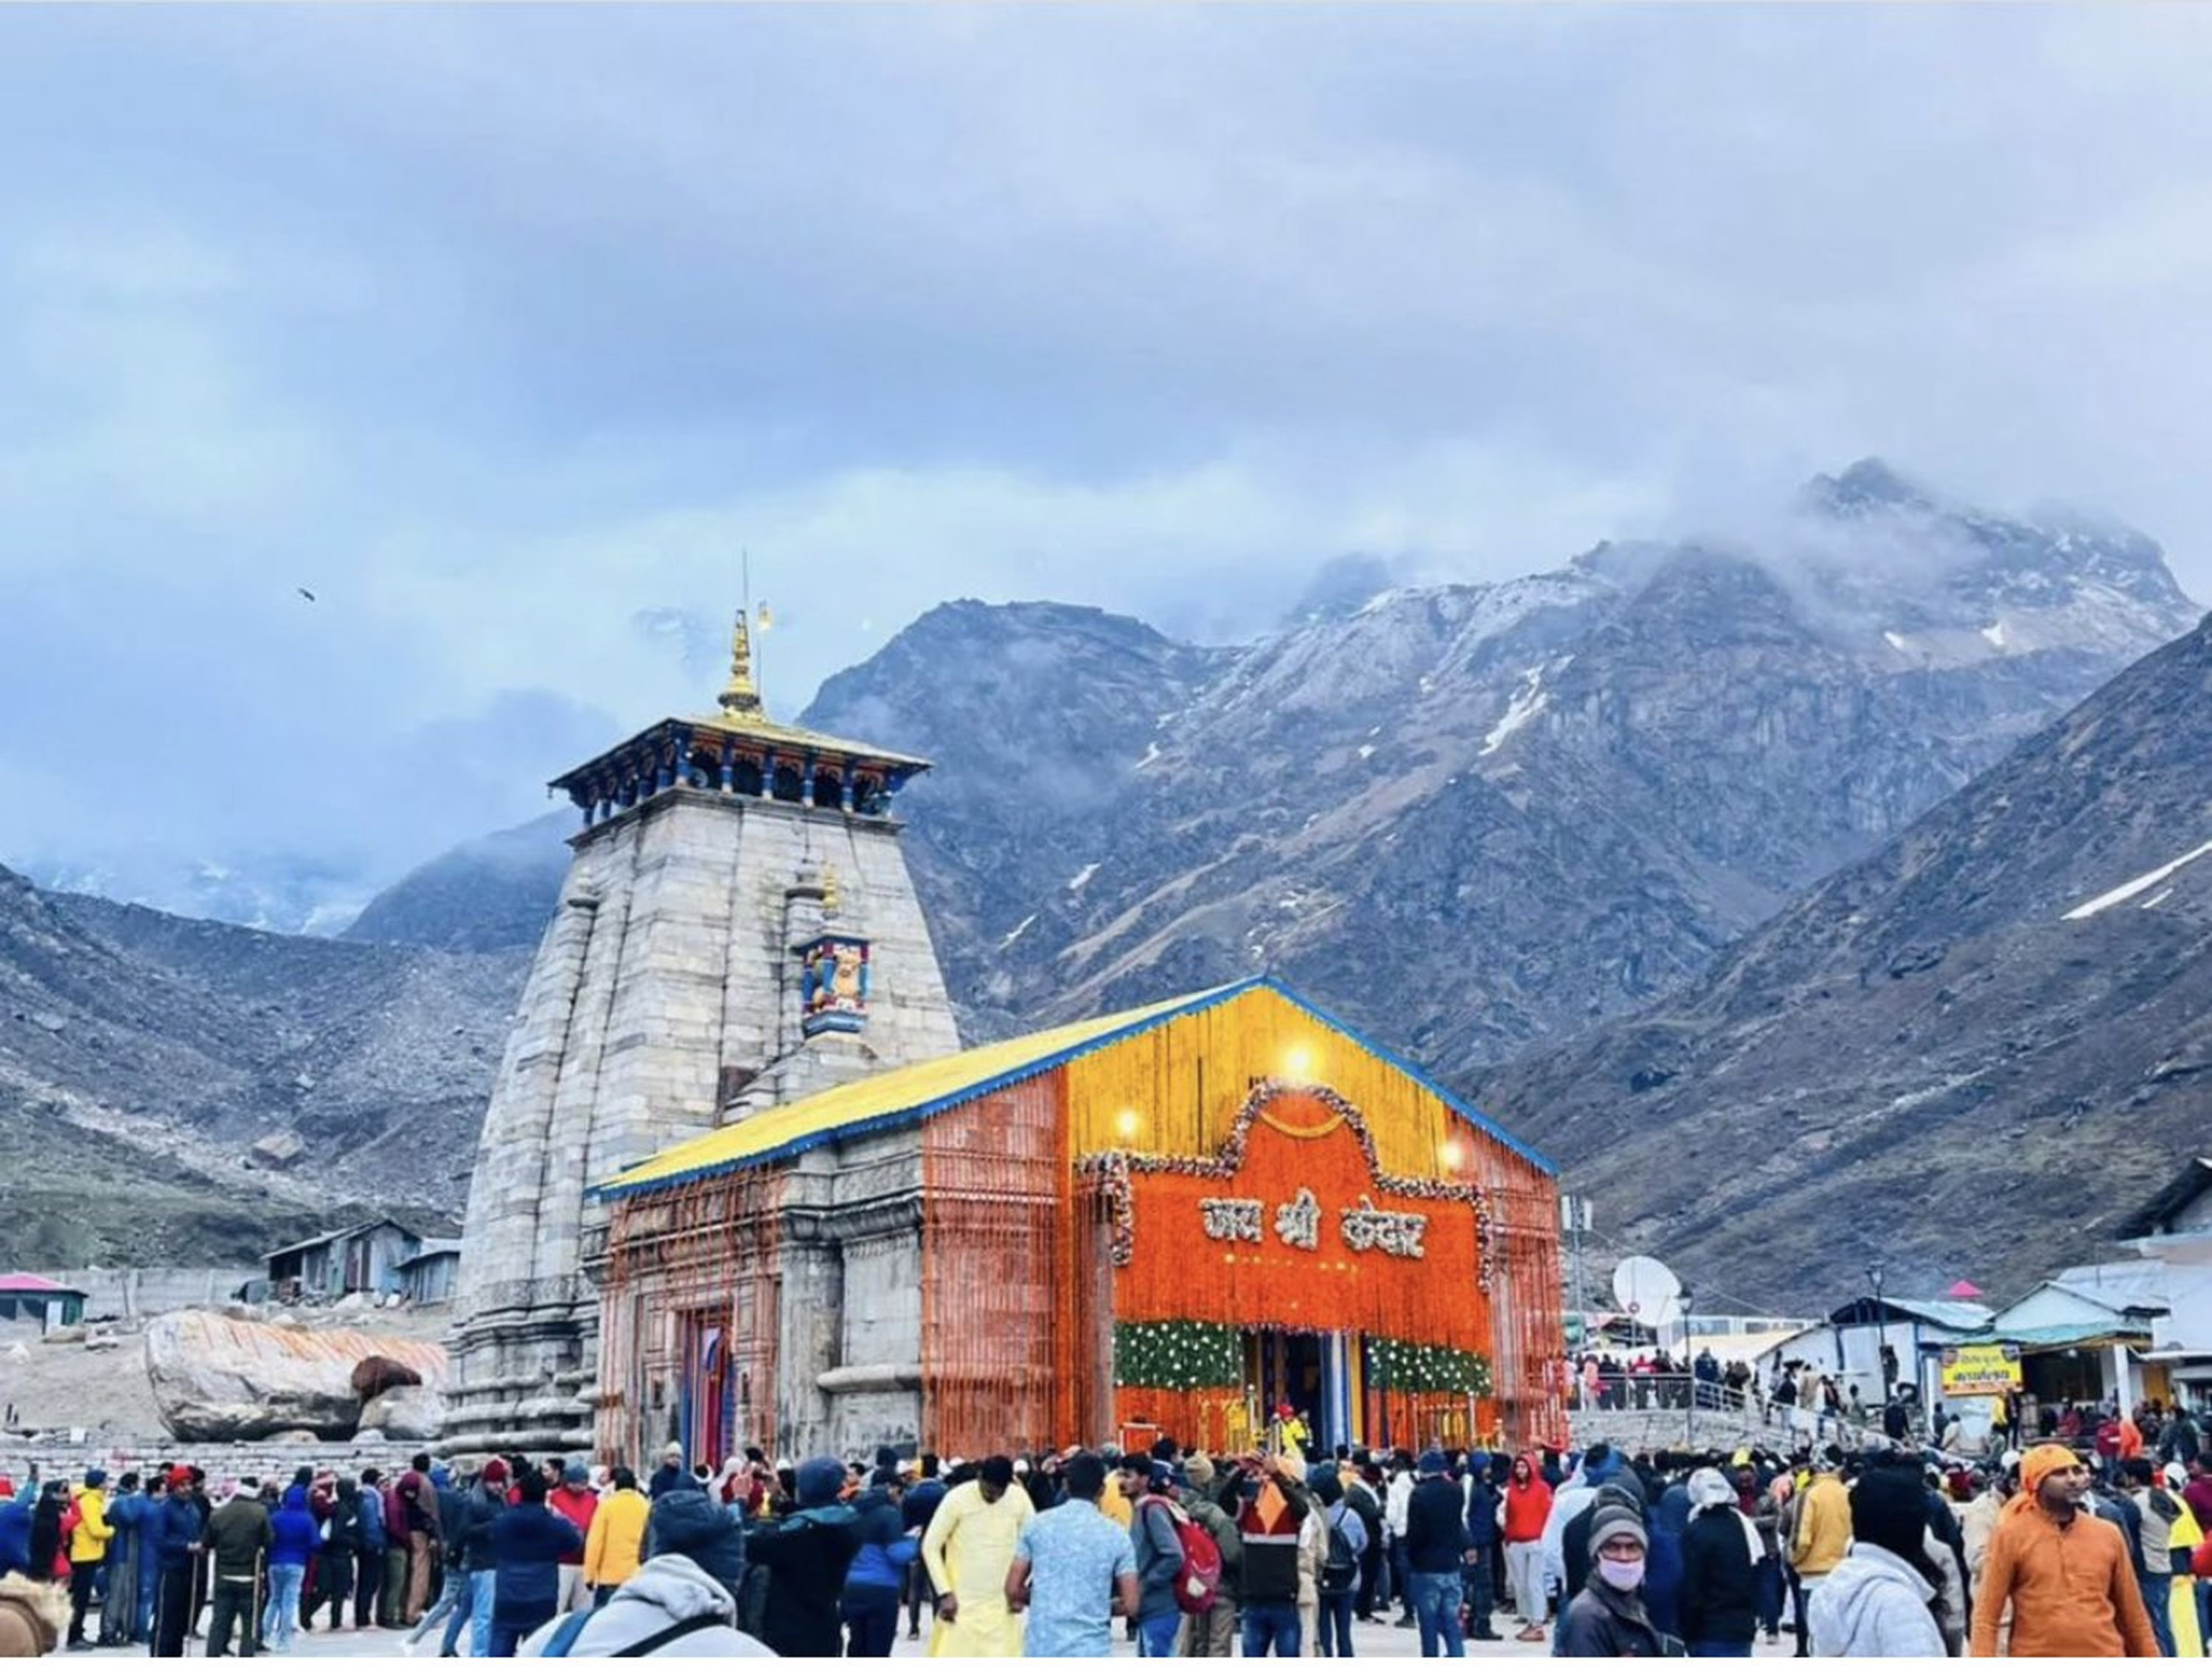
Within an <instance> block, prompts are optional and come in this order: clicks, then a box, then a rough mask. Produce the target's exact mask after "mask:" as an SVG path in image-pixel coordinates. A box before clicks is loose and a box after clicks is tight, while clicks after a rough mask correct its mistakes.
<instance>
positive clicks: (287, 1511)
mask: <svg viewBox="0 0 2212 1666" xmlns="http://www.w3.org/2000/svg"><path fill="white" fill-rule="evenodd" d="M269 1529H270V1532H271V1533H272V1534H273V1535H274V1538H273V1539H272V1541H271V1542H270V1547H269V1601H268V1602H267V1603H266V1604H264V1607H263V1608H262V1610H261V1637H262V1641H263V1642H264V1643H265V1644H266V1645H268V1646H269V1647H270V1648H271V1649H273V1650H276V1651H278V1652H280V1653H281V1652H283V1651H288V1650H289V1649H290V1648H291V1646H292V1639H293V1637H294V1635H295V1633H297V1632H298V1631H299V1628H300V1587H301V1584H302V1583H304V1582H305V1581H306V1579H307V1562H308V1560H309V1559H310V1558H312V1557H313V1555H314V1554H315V1549H316V1546H317V1544H318V1542H319V1537H318V1535H317V1532H316V1529H315V1512H313V1510H312V1509H310V1508H309V1507H308V1505H307V1488H306V1487H302V1486H301V1485H300V1484H299V1483H298V1482H296V1481H295V1482H294V1483H293V1484H292V1485H291V1486H289V1487H286V1488H285V1489H284V1499H283V1503H281V1504H279V1505H277V1506H276V1512H275V1513H274V1514H273V1515H271V1516H270V1518H269Z"/></svg>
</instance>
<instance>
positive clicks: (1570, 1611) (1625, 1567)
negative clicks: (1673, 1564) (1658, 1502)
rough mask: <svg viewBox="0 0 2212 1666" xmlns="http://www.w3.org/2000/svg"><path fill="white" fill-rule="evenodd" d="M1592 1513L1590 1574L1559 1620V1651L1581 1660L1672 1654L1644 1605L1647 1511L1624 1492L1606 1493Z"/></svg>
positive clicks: (1596, 1503) (1590, 1512)
mask: <svg viewBox="0 0 2212 1666" xmlns="http://www.w3.org/2000/svg"><path fill="white" fill-rule="evenodd" d="M1589 1545H1590V1570H1589V1578H1588V1579H1587V1580H1586V1581H1585V1582H1584V1584H1583V1588H1582V1589H1581V1590H1579V1591H1577V1592H1576V1593H1575V1598H1574V1601H1572V1602H1570V1603H1568V1604H1567V1612H1566V1617H1565V1619H1563V1620H1561V1621H1560V1622H1559V1637H1558V1639H1557V1641H1558V1648H1559V1653H1560V1654H1562V1655H1565V1656H1568V1657H1571V1658H1575V1659H1612V1658H1616V1657H1620V1656H1624V1655H1626V1656H1634V1657H1639V1658H1640V1657H1656V1656H1659V1655H1662V1654H1664V1653H1666V1652H1667V1644H1668V1639H1665V1638H1663V1637H1662V1636H1661V1635H1660V1633H1659V1628H1658V1627H1656V1626H1655V1625H1653V1624H1652V1623H1651V1616H1650V1614H1649V1613H1647V1612H1646V1611H1645V1609H1644V1597H1643V1585H1644V1559H1645V1557H1646V1556H1647V1555H1648V1554H1650V1548H1651V1536H1650V1532H1649V1531H1648V1530H1646V1529H1645V1527H1644V1518H1643V1516H1642V1515H1641V1514H1640V1513H1639V1512H1638V1511H1637V1510H1636V1509H1635V1508H1634V1507H1633V1505H1631V1504H1629V1503H1628V1502H1627V1501H1626V1499H1621V1498H1619V1497H1601V1498H1600V1499H1597V1500H1596V1501H1595V1503H1593V1504H1592V1505H1590V1506H1589Z"/></svg>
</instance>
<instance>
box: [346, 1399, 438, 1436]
mask: <svg viewBox="0 0 2212 1666" xmlns="http://www.w3.org/2000/svg"><path fill="white" fill-rule="evenodd" d="M445 1428H446V1396H444V1395H442V1394H441V1393H439V1392H438V1390H435V1389H434V1388H430V1387H428V1386H419V1387H412V1388H392V1389H386V1390H385V1391H384V1392H383V1393H381V1394H380V1395H378V1396H376V1398H375V1399H374V1400H372V1401H370V1402H368V1404H367V1405H366V1406H363V1407H362V1411H361V1429H360V1434H380V1435H382V1436H383V1437H384V1438H385V1439H387V1440H406V1441H419V1440H435V1439H437V1438H438V1437H439V1436H440V1435H441V1434H442V1433H445ZM356 1439H359V1435H356Z"/></svg>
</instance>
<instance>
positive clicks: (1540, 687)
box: [1476, 665, 1547, 758]
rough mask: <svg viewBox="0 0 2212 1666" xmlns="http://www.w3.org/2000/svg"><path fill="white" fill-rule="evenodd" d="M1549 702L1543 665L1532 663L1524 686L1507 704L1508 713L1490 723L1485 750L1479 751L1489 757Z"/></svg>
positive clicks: (1523, 680)
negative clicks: (1545, 689)
mask: <svg viewBox="0 0 2212 1666" xmlns="http://www.w3.org/2000/svg"><path fill="white" fill-rule="evenodd" d="M1546 704H1547V698H1546V695H1545V694H1544V668H1543V667H1542V666H1541V665H1536V666H1532V667H1530V668H1529V669H1528V672H1527V673H1526V674H1525V675H1523V676H1522V680H1521V687H1520V688H1517V689H1516V690H1514V693H1513V697H1512V698H1511V699H1510V700H1508V701H1507V702H1506V704H1505V715H1504V717H1502V718H1498V721H1497V722H1496V723H1495V724H1492V725H1491V729H1490V732H1489V733H1488V734H1487V735H1485V736H1483V737H1482V750H1481V751H1480V753H1478V754H1476V755H1477V756H1478V757H1483V758H1487V757H1488V756H1489V755H1490V754H1492V753H1493V752H1495V751H1497V750H1498V748H1499V747H1501V746H1504V744H1505V742H1508V741H1510V740H1511V739H1512V738H1513V736H1515V735H1516V734H1517V733H1518V732H1519V731H1520V730H1522V729H1525V728H1526V727H1527V726H1528V724H1529V723H1530V722H1531V721H1533V720H1534V718H1536V717H1537V715H1538V714H1539V713H1541V712H1542V711H1543V709H1544V707H1545V706H1546Z"/></svg>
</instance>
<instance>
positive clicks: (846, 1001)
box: [829, 943, 868, 1007]
mask: <svg viewBox="0 0 2212 1666" xmlns="http://www.w3.org/2000/svg"><path fill="white" fill-rule="evenodd" d="M832 956H833V958H832V964H831V967H830V972H829V997H830V1000H831V1002H832V1003H834V1004H835V1005H837V1006H840V1007H858V1006H859V1005H860V1003H863V1002H864V1001H866V999H867V998H868V951H867V950H866V949H865V948H862V947H861V946H860V944H859V943H839V944H838V945H837V947H836V949H835V950H833V951H832Z"/></svg>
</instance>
